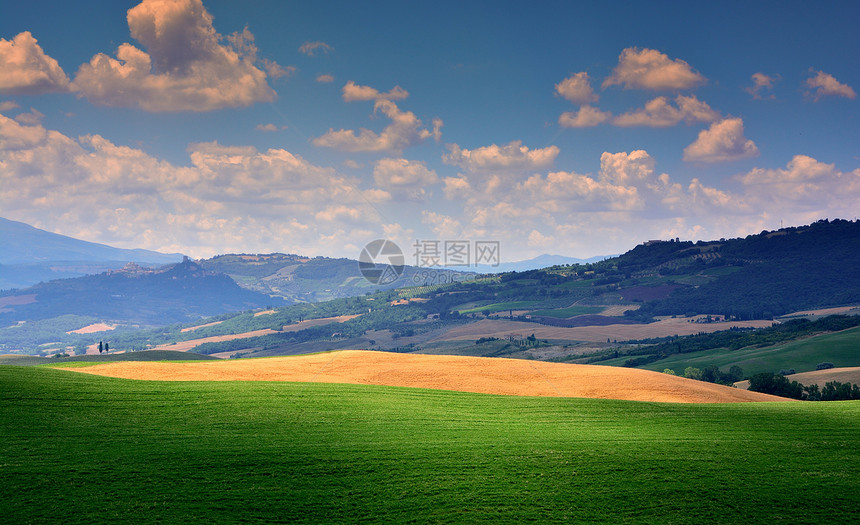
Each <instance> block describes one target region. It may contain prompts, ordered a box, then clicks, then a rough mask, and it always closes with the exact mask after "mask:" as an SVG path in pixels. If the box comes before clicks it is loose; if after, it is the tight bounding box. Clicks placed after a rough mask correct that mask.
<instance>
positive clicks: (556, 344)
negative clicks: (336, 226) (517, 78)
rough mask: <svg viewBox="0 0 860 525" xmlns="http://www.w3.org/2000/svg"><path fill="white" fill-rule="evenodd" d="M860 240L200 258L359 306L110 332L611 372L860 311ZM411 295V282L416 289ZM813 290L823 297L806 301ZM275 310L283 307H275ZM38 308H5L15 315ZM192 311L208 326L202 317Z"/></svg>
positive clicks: (122, 343)
mask: <svg viewBox="0 0 860 525" xmlns="http://www.w3.org/2000/svg"><path fill="white" fill-rule="evenodd" d="M858 241H860V222H849V221H819V222H817V223H815V224H812V225H810V226H805V227H798V228H786V229H783V230H778V231H776V232H763V233H761V234H759V235H752V236H748V237H746V238H742V239H729V240H725V239H723V240H719V241H712V242H699V243H692V242H677V241H663V242H659V241H658V242H648V243H645V244H642V245H640V246H637V247H635V248H634V249H632V250H630V251H629V252H627V253H625V254H623V255H621V256H619V257H615V258H612V259H607V260H604V261H599V262H595V263H586V264H565V265H561V266H553V267H549V268H545V269H543V270H531V271H526V272H509V273H503V274H501V275H491V276H480V277H479V278H473V279H471V280H462V281H459V280H457V279H452V280H451V281H452V282H442V283H434V284H427V285H423V286H411V287H404V288H397V289H384V288H382V287H375V286H371V285H370V283H369V282H367V281H366V280H364V279H363V278H361V277H355V276H354V274H355V273H356V272H357V268H356V267H357V265H356V264H355V263H354V262H351V261H349V260H346V259H343V260H340V259H326V258H314V259H310V258H305V257H300V256H296V255H284V254H269V255H229V256H219V257H216V258H213V259H209V260H205V261H201V262H200V265H201V266H200V268H202V269H203V270H202V271H204V272H205V271H213V272H214V271H216V270H217V271H219V272H224V273H222V274H221V275H222V276H224V278H225V279H226V278H227V277H226V275H224V274H229V275H231V276H232V277H233V278H234V279H236V280H237V281H238V282H240V283H243V285H244V286H245V287H246V288H254V287H256V289H257V290H264V291H266V293H273V292H274V291H275V290H276V289H277V290H278V291H280V292H281V293H282V294H286V295H289V294H287V293H286V291H287V290H288V287H290V286H306V285H307V283H317V286H318V289H319V287H322V286H327V287H328V288H324V289H323V290H322V292H325V293H345V294H346V293H350V294H353V296H352V297H342V298H337V299H332V300H329V301H322V302H302V303H297V304H293V305H290V306H285V307H281V308H276V309H273V310H272V311H267V312H241V313H235V314H224V315H221V316H220V317H218V318H217V319H210V320H200V321H198V322H192V321H191V320H190V319H189V318H188V317H187V316H186V317H182V316H179V315H174V316H173V317H172V319H171V320H172V321H174V322H184V323H185V324H175V325H171V326H169V327H162V328H159V329H157V330H134V329H129V328H124V327H118V328H117V329H116V330H114V331H112V332H111V333H110V340H111V348H113V349H117V350H131V349H141V348H153V347H157V346H163V345H169V344H171V343H175V342H180V341H182V342H185V343H183V346H185V347H188V348H189V349H190V350H191V351H194V352H198V353H205V354H210V355H219V356H246V357H256V356H272V355H291V354H299V353H309V352H317V351H323V350H336V349H372V350H389V351H396V352H401V353H441V354H463V355H472V356H490V357H517V358H527V359H537V360H557V361H570V362H591V361H595V360H611V359H614V360H615V361H614V362H612V363H611V364H624V363H626V362H627V361H628V360H629V359H639V358H642V359H645V360H646V362H655V361H654V360H656V359H657V357H656V354H652V355H654V356H655V357H654V358H653V359H652V358H650V357H648V356H649V348H648V347H647V345H651V344H654V343H659V342H661V341H658V340H657V339H659V338H671V337H675V336H679V335H680V336H683V335H692V334H697V333H700V332H708V333H710V332H721V331H727V330H729V329H738V330H752V329H758V328H766V327H769V326H770V325H771V324H772V323H774V322H776V321H774V317H773V316H774V315H775V314H776V313H788V312H793V311H799V310H806V309H810V308H820V307H835V306H842V305H845V304H852V303H853V304H857V303H860V276H858V275H856V274H857V271H858V270H857V268H858V267H860V265H858V264H857V263H858V261H857V259H858V255H857V254H855V253H853V250H851V247H852V246H857V245H860V244H859V243H858ZM206 267H208V270H206ZM762 273H769V274H773V275H776V276H778V277H779V279H781V281H780V283H779V284H778V285H777V284H776V283H775V282H774V280H775V279H776V278H775V277H769V278H767V279H764V278H761V279H760V278H758V277H759V276H760V274H762ZM819 274H820V275H819ZM822 275H823V276H830V278H829V279H823V278H822V277H821V276H822ZM835 275H842V276H843V277H844V278H840V279H837V278H835V277H834V276H835ZM798 276H803V277H798ZM326 279H328V280H327V281H326ZM228 280H229V279H228ZM402 280H403V278H402V277H401V281H402ZM443 280H444V279H443ZM319 282H325V283H327V284H323V285H320V284H318V283H319ZM413 282H414V281H413ZM302 283H305V284H302ZM335 283H340V285H338V286H336V285H335ZM344 283H348V284H344ZM400 284H401V283H400V282H397V283H395V285H400ZM403 284H412V282H410V280H409V279H407V283H403ZM811 284H814V286H815V289H814V290H812V291H808V292H807V291H806V289H807V288H808V287H809V286H810V285H811ZM335 290H337V292H335ZM359 290H360V292H359ZM245 291H248V290H245ZM723 291H725V293H723ZM249 293H250V292H249ZM255 293H258V296H259V295H262V294H259V292H255ZM290 293H292V292H290ZM320 293H321V292H320ZM28 297H30V298H31V299H32V297H35V294H33V293H30V294H29V295H27V294H22V295H18V296H16V297H15V298H14V299H15V300H17V301H19V302H26V301H27V300H28V299H27V298H28ZM316 297H320V295H319V294H318V295H316ZM6 299H8V297H7V298H0V301H2V300H6ZM210 302H211V301H210ZM251 303H253V301H251ZM270 303H271V304H272V305H275V301H274V300H271V301H270ZM256 304H257V305H260V307H261V306H262V305H261V304H260V303H259V302H257V303H256ZM210 306H211V305H210ZM26 307H27V305H26V304H21V305H14V304H7V306H5V308H7V309H12V310H14V311H23V309H24V308H26ZM248 308H250V306H249V307H247V308H242V307H239V306H237V307H236V308H235V309H248ZM711 308H713V310H711ZM225 311H226V310H225ZM829 311H833V310H829ZM94 313H95V312H94ZM192 313H193V314H195V315H202V311H201V309H200V308H198V309H196V310H192ZM263 313H265V315H262V314H263ZM657 314H660V315H661V317H657ZM688 314H689V316H688ZM101 315H103V312H101V313H99V315H98V316H91V317H87V318H86V319H84V318H69V317H64V318H63V319H62V321H63V322H62V323H59V322H54V321H51V320H49V319H46V320H45V321H38V322H36V323H28V324H27V325H26V326H23V327H16V328H6V329H2V331H0V342H2V341H3V338H9V339H12V338H14V341H16V342H17V343H16V344H18V345H19V346H12V347H10V346H6V348H7V349H12V348H17V349H21V350H24V351H26V352H47V351H52V350H51V349H53V348H61V347H63V345H65V346H67V347H69V346H72V347H74V346H78V347H79V348H80V346H79V345H90V344H92V341H93V339H94V338H95V341H98V340H100V338H101V336H100V335H98V334H69V333H67V332H71V331H73V330H76V329H79V328H81V327H83V326H87V325H89V324H90V323H96V322H99V321H101V322H105V319H103V318H99V317H100V316H101ZM341 316H349V317H348V320H346V321H344V322H341V323H337V325H336V326H335V325H332V324H331V323H327V324H321V325H314V326H311V325H302V324H301V322H302V321H303V320H304V321H306V320H311V319H325V318H337V317H341ZM7 318H11V317H10V316H8V315H7ZM108 319H110V318H108ZM344 319H347V318H346V317H344ZM49 321H50V322H52V323H54V325H55V326H56V327H60V326H62V328H63V331H62V332H59V333H58V331H57V329H56V328H53V329H52V330H54V331H53V332H51V331H50V330H49V329H48V328H47V327H46V328H45V329H44V330H42V329H41V325H40V324H39V323H48V322H49ZM216 321H217V323H216ZM75 323H77V325H75ZM197 325H204V326H200V327H197ZM192 327H194V328H195V329H194V330H193V331H190V330H189V329H190V328H192ZM287 327H288V328H289V329H287ZM27 331H32V332H33V333H36V332H39V333H41V335H40V336H39V337H40V338H39V343H38V345H37V344H34V343H33V342H32V341H31V342H30V343H29V344H28V343H27V342H26V341H25V338H24V337H23V334H24V333H25V332H27ZM42 332H44V333H42ZM49 334H54V335H53V336H51V335H49ZM13 336H14V337H13ZM227 336H229V337H227ZM213 338H217V339H213ZM195 341H197V343H195ZM49 343H53V345H52V346H51V345H49ZM39 345H47V346H39ZM698 350H703V348H697V349H695V351H698ZM691 351H692V350H691ZM647 359H652V361H647ZM848 365H850V363H846V366H848Z"/></svg>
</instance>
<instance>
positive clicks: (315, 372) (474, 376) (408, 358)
mask: <svg viewBox="0 0 860 525" xmlns="http://www.w3.org/2000/svg"><path fill="white" fill-rule="evenodd" d="M71 370H74V371H76V372H83V373H88V374H97V375H104V376H110V377H118V378H125V379H140V380H157V381H296V382H317V383H352V384H366V385H387V386H398V387H416V388H430V389H439V390H454V391H462V392H475V393H483V394H501V395H516V396H544V397H587V398H600V399H625V400H632V401H659V402H675V403H734V402H750V401H785V400H784V399H782V398H777V397H774V396H769V395H765V394H759V393H757V392H750V391H747V390H741V389H737V388H731V387H727V386H722V385H716V384H712V383H704V382H701V381H694V380H691V379H685V378H682V377H675V376H670V375H667V374H661V373H657V372H650V371H647V370H637V369H629V368H618V367H609V366H597V365H575V364H566V363H547V362H542V361H528V360H521V359H503V358H487V357H466V356H436V355H417V354H398V353H391V352H372V351H365V350H342V351H336V352H327V353H320V354H310V355H301V356H289V357H270V358H259V359H237V360H226V361H198V362H151V361H150V362H113V363H104V364H99V365H95V366H88V367H81V368H74V369H71Z"/></svg>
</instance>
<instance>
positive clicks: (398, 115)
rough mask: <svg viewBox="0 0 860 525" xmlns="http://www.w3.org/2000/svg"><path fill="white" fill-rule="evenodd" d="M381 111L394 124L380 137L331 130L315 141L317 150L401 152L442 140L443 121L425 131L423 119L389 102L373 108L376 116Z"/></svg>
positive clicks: (364, 132)
mask: <svg viewBox="0 0 860 525" xmlns="http://www.w3.org/2000/svg"><path fill="white" fill-rule="evenodd" d="M376 111H381V112H382V113H383V114H384V115H385V116H386V117H388V118H390V119H391V121H392V122H391V124H389V125H388V126H386V127H385V129H383V130H382V131H381V132H380V133H376V132H374V131H371V130H369V129H366V128H361V129H360V130H359V131H358V133H356V132H355V130H351V129H340V130H337V131H336V130H334V129H333V128H330V129H329V130H328V132H326V133H325V134H324V135H322V136H320V137H317V138H315V139H313V141H312V142H313V144H314V145H315V146H320V147H325V148H333V149H338V150H341V151H353V152H358V151H364V152H374V151H401V150H403V149H404V148H406V147H408V146H412V145H414V144H418V143H420V142H423V141H424V140H426V139H428V138H430V137H433V138H435V139H436V140H439V138H440V137H441V128H442V125H443V123H442V121H441V120H440V119H433V129H432V130H429V129H427V128H424V127H423V123H422V122H421V119H419V118H418V117H416V116H415V114H414V113H412V112H411V111H402V110H400V108H398V107H397V104H395V103H394V102H392V101H390V100H386V99H379V100H377V101H376V103H375V104H374V112H376Z"/></svg>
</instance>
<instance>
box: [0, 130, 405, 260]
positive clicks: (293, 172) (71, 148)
mask: <svg viewBox="0 0 860 525" xmlns="http://www.w3.org/2000/svg"><path fill="white" fill-rule="evenodd" d="M188 155H189V159H190V163H189V164H188V165H187V166H179V165H174V164H172V163H170V162H167V161H164V160H160V159H158V158H155V157H153V156H151V155H149V154H147V153H146V152H144V151H142V150H140V149H136V148H131V147H127V146H121V145H117V144H114V143H112V142H111V141H110V140H108V139H106V138H104V137H102V136H99V135H85V136H82V137H79V138H71V137H68V136H65V135H63V134H61V133H58V132H56V131H53V130H49V129H46V128H44V127H43V126H42V125H41V124H38V123H24V122H19V121H17V120H14V119H11V118H8V117H6V116H4V115H2V114H0V166H2V169H0V185H2V187H3V188H4V191H3V192H2V194H0V209H3V210H4V213H5V214H7V216H10V217H14V218H16V219H17V220H25V221H27V222H30V223H33V224H36V225H37V226H40V227H44V228H48V229H50V230H53V231H59V232H61V233H64V234H66V235H72V236H76V237H81V238H88V239H93V240H97V241H99V242H109V243H115V244H117V245H120V246H128V247H144V248H150V249H159V250H168V251H184V252H186V253H189V252H190V253H189V254H202V255H211V254H214V253H223V252H224V251H243V250H247V249H248V248H249V247H252V248H253V249H255V250H269V251H284V250H287V251H293V252H296V253H308V252H309V251H311V253H343V250H344V249H348V247H347V248H345V244H349V241H346V242H345V241H344V239H357V242H358V243H359V246H356V247H355V250H354V251H355V253H358V250H359V249H360V243H361V242H362V241H363V242H367V241H368V240H370V239H372V238H375V237H378V235H379V233H378V231H379V228H380V227H382V226H383V225H385V221H383V220H381V219H380V216H379V214H378V213H377V212H376V209H375V208H374V207H373V206H372V205H370V204H369V203H373V202H384V201H386V200H390V198H391V195H390V193H388V192H386V191H384V190H381V189H377V188H373V187H361V183H360V181H358V180H356V179H352V178H348V177H344V176H342V175H340V174H339V173H337V172H336V171H335V170H333V169H331V168H326V167H320V166H316V165H314V164H312V163H310V162H308V161H307V160H305V159H303V158H302V157H301V156H299V155H295V154H293V153H290V152H289V151H286V150H283V149H269V150H266V151H260V150H257V149H256V148H254V147H248V146H227V145H221V144H218V143H216V142H207V143H199V144H191V145H190V146H189V148H188ZM7 189H8V191H7ZM380 223H382V224H380ZM362 232H363V233H362Z"/></svg>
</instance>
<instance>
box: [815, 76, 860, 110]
mask: <svg viewBox="0 0 860 525" xmlns="http://www.w3.org/2000/svg"><path fill="white" fill-rule="evenodd" d="M810 72H814V73H815V76H814V77H810V78H808V79H806V85H807V86H808V87H809V88H810V90H811V91H808V92H807V96H810V97H812V98H813V99H814V100H815V101H816V102H818V101H819V100H821V98H822V97H845V98H849V99H851V100H854V99H855V98H856V97H857V93H856V92H855V91H854V88H852V87H851V86H849V85H848V84H843V83H841V82H839V81H838V80H836V79H835V78H834V77H833V75H830V74H828V73H825V72H824V71H814V70H810Z"/></svg>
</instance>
